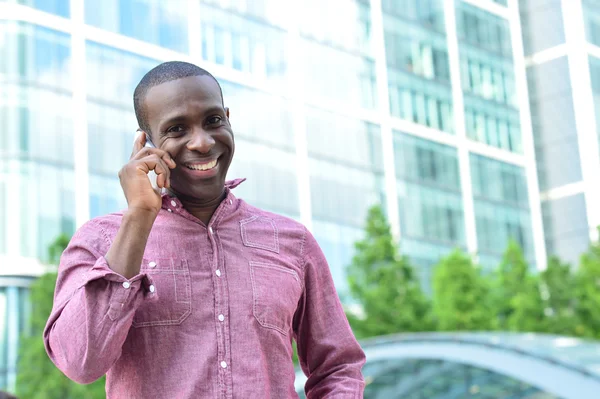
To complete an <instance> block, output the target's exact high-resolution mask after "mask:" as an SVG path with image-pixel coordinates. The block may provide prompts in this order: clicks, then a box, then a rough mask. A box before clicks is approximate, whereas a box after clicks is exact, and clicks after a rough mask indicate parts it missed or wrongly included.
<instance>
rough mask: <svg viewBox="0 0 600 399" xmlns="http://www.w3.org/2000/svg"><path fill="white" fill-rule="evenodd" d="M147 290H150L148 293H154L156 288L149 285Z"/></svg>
mask: <svg viewBox="0 0 600 399" xmlns="http://www.w3.org/2000/svg"><path fill="white" fill-rule="evenodd" d="M148 289H149V290H150V292H154V291H156V288H154V286H153V285H151V286H150V287H148Z"/></svg>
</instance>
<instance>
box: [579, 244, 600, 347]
mask: <svg viewBox="0 0 600 399" xmlns="http://www.w3.org/2000/svg"><path fill="white" fill-rule="evenodd" d="M574 296H575V315H576V317H577V319H578V320H579V321H580V323H578V325H577V327H576V334H577V335H579V336H583V337H586V338H595V339H600V312H599V311H598V309H600V243H598V242H595V243H592V245H590V248H589V249H588V251H587V252H586V253H584V254H583V255H582V256H581V260H580V263H579V268H578V269H577V272H576V274H575V295H574Z"/></svg>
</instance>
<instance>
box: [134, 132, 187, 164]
mask: <svg viewBox="0 0 600 399" xmlns="http://www.w3.org/2000/svg"><path fill="white" fill-rule="evenodd" d="M144 142H145V139H144ZM152 155H156V156H158V157H159V158H161V159H162V160H163V161H164V162H165V163H166V164H167V166H168V167H169V168H170V169H175V167H176V166H177V164H176V163H175V161H174V160H173V158H171V155H169V153H168V152H166V151H163V150H160V149H158V148H150V147H144V146H142V147H141V148H140V149H139V150H138V152H137V153H135V154H132V157H131V159H132V160H136V159H137V160H141V159H143V158H146V157H149V156H152Z"/></svg>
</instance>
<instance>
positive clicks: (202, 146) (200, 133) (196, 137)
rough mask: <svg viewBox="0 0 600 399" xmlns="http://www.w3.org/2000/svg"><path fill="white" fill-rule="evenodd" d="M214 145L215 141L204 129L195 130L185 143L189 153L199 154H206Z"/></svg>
mask: <svg viewBox="0 0 600 399" xmlns="http://www.w3.org/2000/svg"><path fill="white" fill-rule="evenodd" d="M214 145H215V139H214V138H213V137H212V135H211V134H210V133H209V132H207V131H206V130H204V129H195V130H194V134H193V135H192V137H191V139H190V140H189V141H188V143H187V148H188V150H190V151H198V152H200V153H204V154H205V153H208V152H210V150H211V149H212V148H213V147H214Z"/></svg>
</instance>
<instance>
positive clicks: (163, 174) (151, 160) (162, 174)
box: [138, 154, 171, 188]
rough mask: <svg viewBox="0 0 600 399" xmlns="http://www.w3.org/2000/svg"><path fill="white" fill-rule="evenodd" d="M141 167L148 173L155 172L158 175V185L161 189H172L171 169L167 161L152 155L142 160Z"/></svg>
mask: <svg viewBox="0 0 600 399" xmlns="http://www.w3.org/2000/svg"><path fill="white" fill-rule="evenodd" d="M138 162H139V167H141V169H143V170H144V172H145V173H148V172H149V171H151V170H154V173H156V185H157V186H158V187H159V188H170V187H171V179H170V178H171V169H170V168H169V166H168V165H167V163H166V162H165V160H164V159H163V158H161V157H159V156H158V155H157V154H151V155H149V156H146V157H144V158H142V159H140V160H138Z"/></svg>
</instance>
